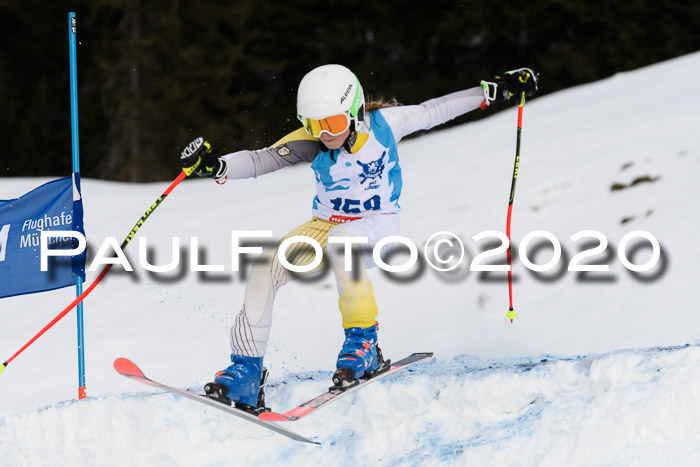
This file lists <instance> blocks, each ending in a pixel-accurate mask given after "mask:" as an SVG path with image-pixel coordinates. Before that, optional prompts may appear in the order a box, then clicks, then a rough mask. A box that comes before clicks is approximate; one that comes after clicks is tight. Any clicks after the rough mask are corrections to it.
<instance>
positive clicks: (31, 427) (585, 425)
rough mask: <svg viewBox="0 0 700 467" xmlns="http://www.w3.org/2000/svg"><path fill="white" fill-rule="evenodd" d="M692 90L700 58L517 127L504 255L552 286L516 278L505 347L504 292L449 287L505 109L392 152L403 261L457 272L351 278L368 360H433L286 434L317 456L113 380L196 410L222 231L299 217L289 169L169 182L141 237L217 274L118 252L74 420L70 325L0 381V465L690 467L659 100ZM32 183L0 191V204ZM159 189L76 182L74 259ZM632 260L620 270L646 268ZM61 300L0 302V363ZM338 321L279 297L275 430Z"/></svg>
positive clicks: (482, 223) (612, 82) (699, 453)
mask: <svg viewBox="0 0 700 467" xmlns="http://www.w3.org/2000/svg"><path fill="white" fill-rule="evenodd" d="M698 72H700V53H696V54H692V55H688V56H685V57H680V58H678V59H675V60H671V61H668V62H664V63H660V64H657V65H654V66H650V67H647V68H644V69H640V70H636V71H633V72H629V73H622V74H619V75H616V76H614V77H612V78H610V79H607V80H604V81H600V82H597V83H592V84H589V85H586V86H580V87H577V88H572V89H569V90H566V91H563V92H559V93H556V94H552V95H548V96H545V97H542V98H537V99H533V100H532V101H530V102H528V104H527V105H526V106H525V109H524V120H523V141H522V150H521V160H520V167H519V177H518V186H517V191H516V199H515V207H514V214H513V239H514V243H515V244H516V246H517V245H519V243H520V240H521V239H522V238H524V237H525V235H526V234H528V233H529V232H532V231H535V230H546V231H549V232H551V233H552V234H554V235H555V236H556V238H557V239H558V240H559V242H560V243H561V245H562V249H563V252H564V255H563V258H562V259H561V260H560V262H559V266H561V267H563V268H564V270H563V271H558V270H557V268H555V270H554V271H550V272H547V273H541V274H535V273H532V272H531V271H529V270H527V269H526V268H525V267H524V265H523V264H522V263H521V262H520V261H517V258H516V262H515V266H514V275H515V276H516V282H515V285H514V301H515V308H516V311H517V312H518V313H519V316H518V318H516V320H515V322H514V323H513V324H510V323H509V321H508V320H507V319H506V318H505V312H506V311H507V306H508V291H507V284H506V283H505V282H504V281H503V279H504V277H505V275H504V274H503V273H495V274H490V275H489V277H490V278H492V279H495V280H486V279H485V278H484V277H483V276H482V275H480V274H479V273H476V272H469V271H468V270H467V267H468V261H471V259H473V257H474V255H475V254H476V253H477V252H478V251H479V250H480V249H481V248H482V247H483V246H484V243H486V241H482V242H478V243H477V242H475V241H474V240H472V238H471V237H472V236H473V235H475V234H477V233H479V232H482V231H485V230H500V231H505V214H506V206H507V197H508V193H509V188H510V182H511V173H512V164H513V154H514V146H515V144H514V143H515V120H516V112H515V110H514V109H512V108H511V109H507V110H504V111H502V112H499V113H497V114H495V115H493V116H492V117H490V118H487V119H484V120H481V121H479V122H475V123H470V124H467V125H462V126H459V127H456V128H451V129H449V130H444V131H439V130H434V131H432V132H431V133H429V134H427V135H424V136H421V137H419V138H416V139H413V140H409V141H405V142H403V143H401V145H400V155H401V159H402V167H403V173H404V190H403V195H402V206H403V214H402V226H401V233H402V235H404V236H406V237H408V238H410V239H412V240H413V241H414V242H415V243H416V244H418V245H419V246H422V244H423V243H424V242H425V241H426V240H427V239H428V237H430V236H431V235H432V234H433V233H436V232H439V231H449V232H453V233H455V234H457V235H459V236H460V238H461V239H462V240H463V241H464V243H465V245H466V247H467V258H468V261H467V262H466V263H465V264H464V265H463V266H462V267H460V268H458V269H457V270H456V271H455V272H453V273H439V272H436V271H433V270H432V269H430V268H429V267H424V268H423V269H416V270H415V271H413V272H415V274H413V272H409V273H402V274H401V275H400V276H401V277H403V278H405V277H406V276H410V275H412V274H413V275H414V276H415V277H413V278H408V279H407V280H405V281H397V280H396V277H395V276H393V277H392V276H391V275H388V274H384V273H382V272H381V271H379V270H377V269H375V270H372V271H371V277H372V279H373V281H374V284H375V291H376V293H377V300H378V303H379V306H380V317H379V319H380V323H381V331H380V341H381V343H382V348H383V349H384V352H385V354H386V355H388V356H390V357H392V358H400V357H402V356H404V355H405V354H408V353H411V352H413V351H426V350H431V351H434V352H435V355H436V359H435V361H434V362H432V363H428V364H424V365H422V366H419V367H417V368H416V370H415V371H414V372H411V373H410V375H403V376H398V377H391V378H388V379H387V380H386V381H384V382H380V383H377V384H376V385H374V386H373V387H372V388H371V389H370V388H368V389H367V390H363V391H360V392H359V393H358V394H357V395H353V396H349V397H348V398H346V399H345V400H343V401H339V402H338V403H336V404H334V406H331V407H329V408H328V409H324V411H321V412H319V413H318V414H314V415H313V416H311V417H310V418H309V419H307V420H303V421H300V422H296V424H295V425H294V428H295V429H296V430H297V431H299V432H300V433H302V434H304V435H307V436H317V437H318V438H317V439H318V440H319V441H322V442H323V445H322V446H320V447H312V446H301V445H298V444H296V443H294V442H291V441H288V440H286V439H284V438H282V437H280V436H278V435H275V434H270V433H267V432H265V431H264V430H262V429H259V428H257V427H250V426H248V425H246V424H245V422H242V421H238V420H233V419H232V418H231V417H227V416H226V415H225V414H219V413H214V412H213V411H211V410H208V409H202V408H201V407H198V406H196V405H195V404H192V403H191V402H189V401H183V400H179V399H177V398H175V397H173V396H170V395H165V394H160V393H154V392H152V391H151V390H149V389H148V388H147V387H145V386H143V387H140V386H137V385H136V383H134V382H132V381H129V380H126V379H125V378H122V377H120V376H119V375H117V374H116V373H115V372H114V370H113V369H112V361H113V360H114V359H115V358H116V357H120V356H123V357H128V358H131V359H133V360H134V361H135V362H136V363H138V364H139V365H140V366H141V367H142V368H143V369H144V371H145V372H146V374H147V375H149V376H152V377H153V378H156V379H159V380H163V381H166V382H169V383H171V384H174V385H180V386H183V387H189V388H192V389H197V388H201V386H202V384H204V383H205V382H207V381H208V380H210V379H211V377H212V375H213V373H214V372H215V371H216V370H219V369H221V368H222V367H223V366H225V365H226V362H227V359H228V352H229V348H228V328H229V326H230V324H231V322H232V319H233V316H234V315H235V313H237V311H238V309H239V307H240V304H241V301H242V296H243V291H244V281H243V280H242V278H241V277H240V275H239V274H238V273H233V272H231V270H230V256H231V245H230V235H231V234H230V232H231V231H233V230H244V231H252V230H272V231H273V232H274V235H275V238H280V237H281V236H282V235H284V234H285V233H286V232H287V231H289V230H290V229H291V228H293V227H295V226H296V225H298V224H300V223H302V222H303V221H305V220H306V219H308V217H309V208H310V201H311V198H312V196H313V182H312V180H313V178H312V177H313V174H312V171H311V170H310V169H309V168H308V167H306V166H297V167H291V168H288V169H285V170H283V171H280V172H276V173H274V174H270V175H266V176H265V177H261V178H260V179H257V180H243V181H229V182H228V183H227V184H226V185H224V186H223V187H220V186H217V185H216V184H213V183H211V182H210V181H207V180H193V181H189V180H188V181H187V182H185V183H183V184H181V186H178V187H177V189H176V190H174V191H173V193H172V194H171V195H170V196H169V197H168V198H167V199H166V201H165V202H164V203H163V204H162V206H161V207H159V208H158V210H157V212H156V213H154V214H153V215H152V216H151V218H149V220H148V221H147V222H146V224H144V227H143V228H142V229H141V230H140V231H139V237H146V238H148V245H149V247H153V250H154V255H155V256H154V261H155V262H157V263H158V264H163V263H166V262H168V260H169V258H170V255H171V247H170V245H171V238H172V237H173V236H179V237H180V238H181V239H182V242H183V245H182V248H183V250H184V252H185V253H186V254H189V252H190V246H189V238H190V237H195V236H196V237H198V238H199V247H200V248H201V249H202V250H203V252H204V255H203V256H202V257H201V258H200V261H201V262H206V263H207V264H222V265H224V266H225V272H223V273H206V274H205V275H204V276H206V277H204V278H203V277H202V274H198V273H194V272H190V271H188V270H187V268H182V270H181V271H180V270H178V271H175V272H174V273H169V274H163V275H154V274H150V273H147V272H146V271H144V270H143V269H142V268H141V267H140V266H139V265H138V257H139V256H138V250H139V248H138V243H137V242H136V241H134V242H132V244H131V245H130V246H129V248H127V251H126V253H127V256H128V257H129V258H130V260H131V262H132V265H133V266H134V268H135V269H136V271H135V272H133V273H127V272H123V271H119V270H118V269H117V268H113V269H115V270H113V271H112V272H110V274H109V275H108V276H107V278H106V279H105V280H104V282H103V283H102V284H100V285H99V286H98V287H97V288H96V289H95V291H94V292H93V293H92V294H91V295H90V296H89V297H88V299H86V302H85V309H86V314H85V322H86V329H87V335H86V344H85V345H86V365H87V371H88V373H87V387H88V394H89V396H90V397H89V398H88V399H87V400H85V401H81V402H77V401H75V400H73V398H74V397H75V394H76V388H75V386H76V381H77V370H76V362H75V360H76V358H75V318H74V315H73V314H71V315H69V317H67V318H65V319H64V320H63V321H61V322H60V323H59V324H58V325H56V327H55V328H53V329H52V330H51V331H50V332H49V333H47V335H45V336H44V337H42V338H41V339H40V340H39V341H37V342H36V343H35V344H34V345H33V346H32V347H30V348H29V349H28V350H27V351H26V352H25V353H24V354H22V355H21V356H19V357H18V358H17V359H16V360H15V361H14V362H13V363H12V364H11V365H10V366H9V367H8V368H7V370H6V371H5V373H4V374H3V375H2V376H1V377H0V417H2V418H0V465H82V464H87V463H89V464H95V465H123V464H125V463H127V462H128V463H130V464H136V465H172V464H176V465H229V464H231V465H249V464H251V463H253V462H260V463H262V464H289V465H292V464H294V465H298V464H300V463H306V464H311V465H327V464H328V463H330V462H334V463H340V464H341V465H343V464H345V463H347V464H352V463H359V464H370V465H392V464H393V465H404V464H409V465H411V464H413V465H417V464H421V465H435V464H441V463H444V464H451V463H456V464H465V463H468V464H469V465H640V463H643V464H646V465H697V464H698V461H700V448H699V447H698V445H699V443H698V442H697V441H698V439H700V436H699V435H700V433H698V428H697V427H696V425H697V424H696V423H694V421H695V419H697V416H696V410H697V409H696V407H697V406H698V405H699V404H698V403H699V402H700V382H699V381H698V378H697V374H698V372H697V370H698V368H697V366H698V358H699V355H700V349H699V348H698V347H697V345H698V343H699V341H698V327H699V326H698V325H699V324H700V318H698V316H697V312H696V310H695V308H694V305H695V304H697V303H698V302H699V301H700V300H699V299H700V292H699V290H698V287H697V273H696V272H695V266H696V264H697V263H698V260H700V250H699V249H698V248H697V246H696V244H695V243H694V241H695V237H696V235H695V232H697V231H698V228H700V216H698V214H697V211H696V208H695V206H694V201H695V199H697V197H698V194H700V188H698V186H697V182H696V174H697V170H698V165H699V162H700V144H699V143H700V137H699V136H698V132H697V127H698V123H699V122H700V108H698V106H697V104H696V100H694V99H692V98H682V97H681V98H679V97H678V96H679V92H678V90H686V89H694V86H695V85H694V81H693V80H694V77H695V76H698ZM543 85H546V81H543ZM680 94H682V93H680ZM173 158H174V159H173V160H174V165H176V163H177V156H176V155H174V156H173ZM175 175H176V173H174V174H173V177H174V176H175ZM635 180H637V181H638V182H637V183H635V184H633V182H634V181H635ZM645 180H649V181H645ZM44 181H46V180H44V179H3V180H2V183H0V198H11V197H16V196H19V195H21V194H22V193H25V192H27V191H29V190H31V189H32V188H33V187H35V186H38V185H39V184H41V183H43V182H44ZM614 184H618V185H620V186H624V189H620V190H615V191H613V190H611V187H612V186H613V185H614ZM166 187H167V184H165V183H155V184H140V185H134V184H121V183H113V182H104V181H98V180H84V183H83V194H84V202H85V212H86V231H87V233H88V239H89V243H90V245H91V247H92V248H93V251H95V249H96V248H97V247H98V246H99V244H100V243H101V242H102V240H103V239H104V238H105V237H107V236H114V237H117V241H118V242H121V240H122V239H123V238H124V236H125V235H126V234H127V233H128V231H129V230H130V229H131V227H132V226H133V224H134V223H135V222H136V221H137V220H138V219H139V217H140V216H141V214H142V213H143V212H144V211H145V209H146V208H147V207H148V206H150V204H151V203H152V202H153V201H154V200H155V199H156V198H157V197H158V196H159V195H160V193H162V191H163V190H164V189H165V188H166ZM623 219H631V220H627V221H626V222H625V223H622V221H623ZM584 230H597V231H599V232H601V233H603V234H604V235H605V236H606V237H607V239H608V241H609V249H608V251H607V253H603V254H599V255H596V256H595V257H593V258H591V259H590V262H591V263H598V264H609V265H610V271H609V272H607V273H589V274H587V275H585V276H584V277H582V276H581V275H580V274H578V273H574V272H567V271H566V270H565V269H566V265H567V264H568V261H569V260H570V259H571V258H572V257H573V256H574V255H575V254H576V253H577V252H578V251H580V250H581V249H582V248H581V244H583V243H585V242H586V241H587V240H580V241H579V242H574V241H573V240H571V239H570V236H571V235H573V234H575V233H577V232H579V231H584ZM635 230H645V231H648V232H650V233H651V234H653V235H654V236H655V237H656V238H657V239H658V241H659V242H660V244H661V247H662V253H663V254H662V260H661V262H660V263H659V264H658V265H657V266H656V267H655V268H653V269H652V270H651V271H649V272H647V273H642V274H637V275H635V274H632V273H630V271H628V270H627V269H625V268H624V267H623V266H622V264H621V262H620V260H619V259H618V257H617V246H618V243H619V241H620V239H621V238H622V237H623V236H624V235H625V234H626V233H628V232H631V231H635ZM589 240H590V239H588V241H589ZM534 246H535V245H534V244H533V245H531V248H530V250H531V251H532V252H534V251H535V248H533V247H534ZM633 249H634V248H633V246H632V245H630V247H628V249H627V251H628V252H632V251H633ZM629 256H630V259H631V260H633V262H634V263H636V264H641V263H644V262H645V261H646V260H647V259H648V258H649V257H650V249H649V248H640V249H639V250H638V252H637V253H636V254H630V255H629ZM550 257H551V251H550V250H549V249H547V248H544V249H542V251H540V252H539V253H537V254H532V255H531V259H532V260H533V261H534V262H535V263H538V264H543V263H546V262H547V261H548V259H549V258H550ZM402 258H403V257H402V256H399V257H397V258H395V261H401V259H402ZM184 259H185V258H184V255H183V260H184ZM96 275H97V273H91V274H90V275H89V277H88V282H89V281H90V280H91V279H93V278H94V277H96ZM73 297H74V291H73V290H71V289H70V288H68V289H64V290H60V291H55V292H49V293H44V294H37V295H30V296H22V297H14V298H9V299H5V300H2V301H1V302H0V311H1V312H2V316H3V318H4V320H3V326H2V327H1V328H0V352H4V354H5V355H6V356H7V357H9V355H11V354H12V353H14V351H15V350H17V349H18V348H19V347H21V345H22V344H23V343H24V342H26V341H27V340H28V339H29V338H30V337H31V336H33V335H34V333H35V332H36V331H38V330H39V329H40V328H41V327H42V326H43V325H44V324H46V323H47V322H48V321H49V320H50V319H51V318H52V317H53V316H55V315H56V314H57V313H58V312H59V311H60V310H61V309H63V307H64V306H65V305H67V304H68V303H69V302H70V301H71V300H72V298H73ZM336 300H337V297H336V292H335V287H334V284H333V280H332V277H330V274H328V275H325V276H323V277H322V278H320V279H318V280H314V281H307V282H304V283H293V284H290V285H288V286H287V287H285V288H284V289H282V290H281V291H280V293H279V295H278V299H277V304H276V315H275V323H274V326H273V332H272V341H271V345H270V346H269V353H268V355H267V357H266V365H267V366H268V367H269V368H270V370H271V380H270V385H271V388H270V390H269V391H268V402H269V403H270V404H271V405H273V406H274V407H275V408H280V409H285V408H288V407H289V406H291V405H294V404H296V403H299V402H301V401H304V400H306V399H308V398H310V397H311V396H313V395H315V394H316V393H318V392H319V391H320V390H323V389H324V388H325V386H327V384H328V381H329V375H330V374H331V371H332V369H333V365H334V362H335V354H336V353H337V350H338V348H339V346H340V344H341V342H342V330H341V329H340V316H339V313H338V312H337V310H336ZM685 344H690V345H689V346H687V347H686V346H685ZM659 346H663V347H668V348H659ZM624 349H633V350H624ZM542 355H546V357H542ZM544 358H546V359H547V361H546V362H541V360H542V359H544ZM365 414H368V415H369V416H368V417H365V416H364V415H365Z"/></svg>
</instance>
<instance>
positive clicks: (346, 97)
mask: <svg viewBox="0 0 700 467" xmlns="http://www.w3.org/2000/svg"><path fill="white" fill-rule="evenodd" d="M364 104H365V96H364V93H363V91H362V86H361V85H360V81H359V80H358V79H357V76H355V74H354V73H353V72H352V71H350V70H349V69H347V68H346V67H344V66H342V65H322V66H319V67H317V68H314V69H313V70H311V71H310V72H308V73H307V74H306V75H305V76H304V78H302V80H301V83H299V90H298V91H297V117H298V118H299V120H301V122H302V123H303V124H304V127H305V128H306V131H308V132H309V134H311V135H312V136H316V137H318V136H319V134H320V132H321V131H328V130H327V129H326V128H325V127H324V128H322V129H321V130H318V133H319V134H313V133H314V132H316V131H314V132H312V130H311V127H310V125H309V124H308V120H310V119H312V120H317V121H318V120H323V119H326V118H328V117H333V116H336V115H346V116H347V117H348V124H347V127H346V128H345V129H347V128H348V127H350V124H351V123H354V124H355V125H354V128H355V129H356V130H357V129H358V128H359V125H360V122H362V120H363V119H364V110H365V108H364ZM345 129H344V130H343V131H345ZM341 132H342V131H341ZM328 133H331V134H336V133H338V132H336V131H328Z"/></svg>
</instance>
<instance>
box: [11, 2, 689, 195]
mask: <svg viewBox="0 0 700 467" xmlns="http://www.w3.org/2000/svg"><path fill="white" fill-rule="evenodd" d="M69 11H75V12H76V17H77V20H78V36H77V39H78V42H79V44H78V47H77V49H78V50H77V57H78V88H79V98H78V99H79V109H80V143H81V144H80V155H81V165H82V172H83V175H84V176H87V177H94V178H102V179H110V180H129V181H154V180H165V179H170V178H172V176H173V174H175V173H176V172H177V170H178V160H177V157H178V153H179V149H180V148H181V147H182V146H183V145H184V144H186V143H187V142H188V141H189V140H190V139H192V138H193V137H194V136H199V135H202V136H205V137H206V138H208V139H209V140H210V141H211V142H212V143H213V144H214V145H215V146H217V147H218V148H219V150H220V151H221V152H228V151H233V150H236V149H256V148H261V147H265V146H268V145H270V144H272V143H274V142H275V141H276V140H277V139H278V138H280V137H281V136H283V135H284V134H285V133H287V132H289V131H292V130H294V129H296V128H297V127H298V122H297V121H296V118H295V100H296V86H297V84H298V83H299V80H300V79H301V77H302V76H303V75H304V74H305V73H306V72H307V71H308V70H310V69H311V68H313V67H315V66H317V65H320V64H324V63H341V64H344V65H346V66H348V67H350V68H351V69H353V70H354V71H355V73H356V74H357V75H358V77H359V78H360V80H361V82H362V83H363V85H364V87H365V91H366V93H367V94H369V95H370V96H373V97H380V96H383V97H389V98H391V97H396V98H397V99H398V100H399V102H401V103H403V104H414V103H419V102H421V101H423V100H426V99H429V98H431V97H435V96H438V95H440V94H444V93H447V92H451V91H456V90H459V89H463V88H466V87H471V86H474V85H477V84H478V83H479V81H480V80H481V79H487V78H490V77H491V76H493V74H494V73H498V72H502V71H505V70H508V69H511V68H513V67H518V66H523V65H527V66H530V67H533V68H534V69H536V70H537V71H539V72H540V74H541V77H540V79H541V94H545V93H549V92H553V91H556V90H559V89H562V88H565V87H569V86H573V85H576V84H581V83H585V82H589V81H593V80H597V79H601V78H604V77H607V76H610V75H612V74H614V73H616V72H619V71H625V70H630V69H634V68H638V67H641V66H644V65H648V64H651V63H654V62H658V61H661V60H664V59H668V58H672V57H675V56H679V55H682V54H685V53H689V52H693V51H696V50H700V28H698V27H697V25H698V24H700V3H699V2H695V1H681V0H660V1H657V2H649V1H643V0H625V1H622V0H591V1H575V0H530V1H528V2H494V1H486V0H432V1H430V2H425V1H420V2H419V1H401V2H399V1H381V2H358V1H356V0H354V1H347V0H341V1H336V2H328V1H325V2H322V1H318V0H307V1H305V2H294V1H284V2H283V1H275V0H269V1H253V0H240V1H230V0H229V1H226V0H220V1H214V0H211V1H182V0H168V1H165V0H121V1H120V0H74V1H71V2H68V1H65V0H54V1H37V0H25V1H16V0H0V35H1V37H0V38H1V40H2V44H3V45H2V48H1V49H0V67H2V72H1V74H0V103H2V125H0V141H2V143H3V144H2V159H1V160H2V164H1V165H0V170H1V172H0V173H1V174H2V175H3V176H39V175H55V176H62V175H66V174H67V173H69V172H70V154H71V141H70V102H69V69H68V35H67V34H68V26H67V17H68V12H69ZM643 98H644V96H642V95H640V99H643ZM493 111H495V110H491V109H489V110H488V111H487V112H482V113H481V114H488V113H490V112H493ZM469 118H478V116H477V117H475V116H470V117H469ZM464 121H465V120H464V119H461V120H460V121H459V122H464Z"/></svg>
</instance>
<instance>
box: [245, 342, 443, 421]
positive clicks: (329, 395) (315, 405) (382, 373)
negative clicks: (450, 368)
mask: <svg viewBox="0 0 700 467" xmlns="http://www.w3.org/2000/svg"><path fill="white" fill-rule="evenodd" d="M432 356H433V353H432V352H421V353H414V354H411V355H409V356H408V357H406V358H404V359H402V360H399V361H398V362H396V363H391V362H390V361H387V362H386V367H380V368H379V369H378V370H377V371H376V372H375V373H374V374H373V375H372V376H370V377H369V378H360V379H358V380H357V383H355V384H353V385H351V386H348V387H337V386H333V387H331V388H329V389H328V391H327V392H325V393H323V394H321V395H319V396H316V397H314V398H313V399H311V400H310V401H307V402H304V403H303V404H301V405H299V406H298V407H295V408H293V409H291V410H288V411H287V412H285V413H276V412H262V413H261V414H259V415H258V418H259V419H260V420H262V421H265V422H285V421H288V422H293V421H296V420H299V419H300V418H303V417H306V416H307V415H309V414H310V413H312V412H314V411H316V410H318V409H320V408H321V407H325V406H326V405H328V404H330V403H331V402H333V401H337V400H338V399H340V398H341V397H343V396H345V395H348V394H350V393H352V392H355V391H357V390H358V389H360V388H363V387H365V386H367V385H368V384H370V383H374V382H375V381H379V380H380V379H382V378H386V377H387V376H389V375H391V374H393V373H395V372H397V371H399V370H403V369H404V368H408V367H409V366H411V365H415V364H416V363H418V362H421V361H423V360H425V359H428V358H430V357H432Z"/></svg>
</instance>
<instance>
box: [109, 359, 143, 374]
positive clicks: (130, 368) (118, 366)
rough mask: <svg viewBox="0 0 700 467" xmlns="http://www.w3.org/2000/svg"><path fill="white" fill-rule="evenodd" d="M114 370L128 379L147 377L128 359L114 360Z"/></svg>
mask: <svg viewBox="0 0 700 467" xmlns="http://www.w3.org/2000/svg"><path fill="white" fill-rule="evenodd" d="M114 369H115V370H117V373H119V374H122V375H124V376H126V377H138V378H145V377H146V375H144V374H143V371H141V369H140V368H139V367H137V366H136V364H135V363H134V362H132V361H131V360H129V359H127V358H118V359H116V360H114Z"/></svg>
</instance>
